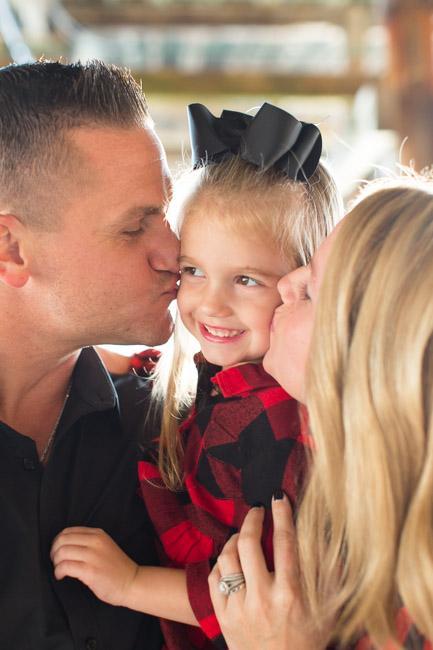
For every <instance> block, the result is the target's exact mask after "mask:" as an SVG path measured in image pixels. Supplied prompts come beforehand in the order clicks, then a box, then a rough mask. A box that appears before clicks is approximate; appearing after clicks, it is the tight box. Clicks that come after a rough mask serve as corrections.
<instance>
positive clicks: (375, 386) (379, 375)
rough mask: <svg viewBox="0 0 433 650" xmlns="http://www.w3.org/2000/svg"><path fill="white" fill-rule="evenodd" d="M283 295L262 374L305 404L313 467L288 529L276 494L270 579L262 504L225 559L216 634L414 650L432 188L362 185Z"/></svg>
mask: <svg viewBox="0 0 433 650" xmlns="http://www.w3.org/2000/svg"><path fill="white" fill-rule="evenodd" d="M328 258H329V259H328ZM325 267H326V272H325ZM279 289H280V293H281V295H282V299H283V305H282V306H281V307H279V308H278V309H277V311H276V315H275V318H274V322H273V332H272V335H271V347H270V351H269V352H268V353H267V355H266V357H265V367H266V369H267V371H268V372H271V373H272V374H273V375H274V376H275V378H276V379H277V380H278V381H279V382H280V383H281V384H282V385H283V387H284V388H285V389H286V390H287V391H288V392H289V393H290V394H291V395H293V396H294V397H295V398H297V399H299V400H300V401H302V402H304V403H306V404H307V406H308V411H309V417H310V426H311V433H312V435H313V437H314V447H315V451H314V452H313V460H314V462H313V464H312V470H311V480H310V482H309V485H308V488H307V490H306V493H305V496H304V499H303V502H302V504H301V507H300V510H299V513H298V516H297V533H296V535H295V531H294V528H293V524H292V523H291V521H290V519H289V518H288V517H287V512H288V511H289V510H290V506H289V504H288V502H287V499H285V498H281V496H282V495H276V496H277V499H276V500H275V499H274V516H275V530H276V535H275V540H274V550H275V574H269V573H268V572H267V571H266V568H265V565H264V562H263V557H262V554H261V552H260V551H259V545H258V539H259V531H260V521H261V517H262V516H263V515H262V512H261V510H262V509H261V508H256V509H253V510H252V511H251V512H250V514H249V516H248V518H247V520H246V522H245V526H244V528H243V529H242V531H241V533H240V537H239V539H237V538H234V539H232V540H231V541H230V542H229V544H228V545H227V547H226V549H225V551H224V552H223V554H222V555H221V556H220V559H219V561H218V565H217V566H216V567H215V569H214V572H213V574H212V576H211V579H210V585H211V592H212V596H213V600H214V606H215V611H216V613H217V615H218V617H219V620H220V623H221V627H222V629H223V633H224V635H225V637H226V640H227V642H228V645H229V647H230V650H244V648H245V649H246V648H248V650H253V649H254V648H260V650H265V649H266V650H273V649H274V648H275V649H277V648H278V650H281V649H282V648H284V647H287V648H288V647H290V648H292V650H293V649H300V648H302V649H304V648H305V649H308V650H310V649H311V650H313V649H314V650H320V648H325V647H326V646H327V644H329V643H330V641H331V640H332V639H334V640H337V641H338V643H339V644H342V645H344V644H352V645H355V644H356V642H357V641H358V640H359V638H360V636H361V635H362V634H364V636H365V635H368V636H369V637H370V639H371V640H372V642H373V643H374V644H375V645H376V647H382V646H383V645H384V644H385V642H386V640H391V641H392V642H394V643H395V644H397V645H398V643H399V642H402V643H403V642H404V645H405V647H410V648H411V647H413V648H415V647H423V643H426V644H427V643H428V642H425V640H423V639H421V638H420V636H419V633H418V632H417V631H414V629H413V626H412V620H413V621H414V622H415V623H416V626H417V627H418V629H419V630H422V633H423V634H424V635H425V636H426V637H428V638H430V639H432V638H433V546H432V539H433V536H432V527H433V523H432V517H433V509H432V495H433V414H432V411H433V291H432V289H433V181H432V180H431V179H428V178H410V179H405V180H400V181H398V182H397V181H395V182H393V183H392V182H390V181H388V182H387V183H383V182H382V183H379V184H378V183H373V184H371V186H370V187H369V188H368V189H367V192H366V193H364V194H363V195H362V198H361V200H360V201H359V202H358V203H357V204H356V205H355V207H354V208H353V209H352V210H351V212H350V213H349V215H348V216H347V217H346V218H345V219H344V220H343V222H342V223H341V225H339V226H338V227H337V229H336V230H335V231H334V232H333V233H332V235H331V236H330V237H329V238H328V240H327V241H326V242H325V243H324V244H323V245H322V247H321V248H320V249H319V251H318V252H317V254H316V256H315V258H314V260H313V263H312V265H311V267H306V268H303V269H298V270H296V271H295V272H293V273H292V274H290V275H289V276H286V277H285V278H283V279H282V280H281V281H280V283H279ZM319 290H320V297H319ZM313 320H314V322H315V326H314V328H313V327H312V324H313ZM310 339H311V353H310V356H309V363H308V367H307V359H308V351H309V348H310ZM298 558H299V560H298ZM240 572H243V573H244V574H245V580H246V589H244V590H242V591H239V592H238V593H234V594H232V595H230V596H229V598H225V597H224V596H222V595H219V594H218V582H219V579H220V578H221V576H227V575H230V574H236V573H240ZM402 603H403V604H404V608H402V607H401V604H402ZM409 617H410V618H409ZM411 619H412V620H411ZM312 621H314V623H313V622H312ZM363 644H364V647H365V646H366V645H367V644H368V640H366V639H364V641H363ZM419 644H421V645H419ZM428 645H429V647H430V644H428ZM360 647H361V646H360ZM424 647H426V646H425V645H424Z"/></svg>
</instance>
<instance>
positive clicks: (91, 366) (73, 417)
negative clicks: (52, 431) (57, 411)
mask: <svg viewBox="0 0 433 650" xmlns="http://www.w3.org/2000/svg"><path fill="white" fill-rule="evenodd" d="M109 410H112V416H113V417H114V418H116V419H117V421H118V422H119V432H121V431H122V426H121V417H120V407H119V400H118V396H117V391H116V389H115V387H114V384H113V381H112V379H111V377H110V375H109V373H108V372H107V370H106V368H105V366H104V364H103V363H102V361H101V358H100V356H99V354H98V353H97V352H96V350H95V349H94V348H92V347H88V348H83V349H82V350H81V353H80V356H79V357H78V360H77V362H76V364H75V368H74V372H73V375H72V386H71V391H70V396H69V399H68V401H67V402H66V406H65V410H64V413H63V415H62V418H61V420H60V423H59V434H60V435H62V433H63V432H65V431H67V430H68V429H69V428H70V427H71V426H72V425H73V424H74V422H76V421H77V420H78V419H79V418H81V417H82V416H84V415H87V414H88V413H92V412H94V411H109Z"/></svg>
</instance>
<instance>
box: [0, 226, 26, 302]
mask: <svg viewBox="0 0 433 650" xmlns="http://www.w3.org/2000/svg"><path fill="white" fill-rule="evenodd" d="M23 234H24V233H23V225H22V224H21V222H20V221H19V220H18V219H17V218H16V217H15V216H14V215H13V214H0V280H1V281H2V282H4V283H5V284H7V285H8V286H9V287H14V288H18V289H19V288H21V287H23V286H24V285H25V284H26V283H27V280H28V279H29V275H30V274H29V270H28V265H27V263H26V261H25V255H24V254H23V250H22V249H23V240H22V235H23Z"/></svg>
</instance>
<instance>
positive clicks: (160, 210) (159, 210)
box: [122, 205, 165, 223]
mask: <svg viewBox="0 0 433 650" xmlns="http://www.w3.org/2000/svg"><path fill="white" fill-rule="evenodd" d="M159 216H165V209H164V207H163V206H161V205H146V206H144V205H143V206H141V205H140V206H137V207H135V208H131V210H128V211H127V212H125V213H124V214H123V215H122V223H130V222H134V221H137V219H146V218H147V217H159Z"/></svg>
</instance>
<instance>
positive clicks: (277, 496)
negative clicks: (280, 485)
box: [273, 490, 284, 501]
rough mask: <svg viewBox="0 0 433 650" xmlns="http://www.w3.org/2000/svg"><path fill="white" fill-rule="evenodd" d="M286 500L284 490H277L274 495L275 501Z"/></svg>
mask: <svg viewBox="0 0 433 650" xmlns="http://www.w3.org/2000/svg"><path fill="white" fill-rule="evenodd" d="M283 498H284V492H283V491H282V490H275V492H274V494H273V499H274V501H282V500H283Z"/></svg>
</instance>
